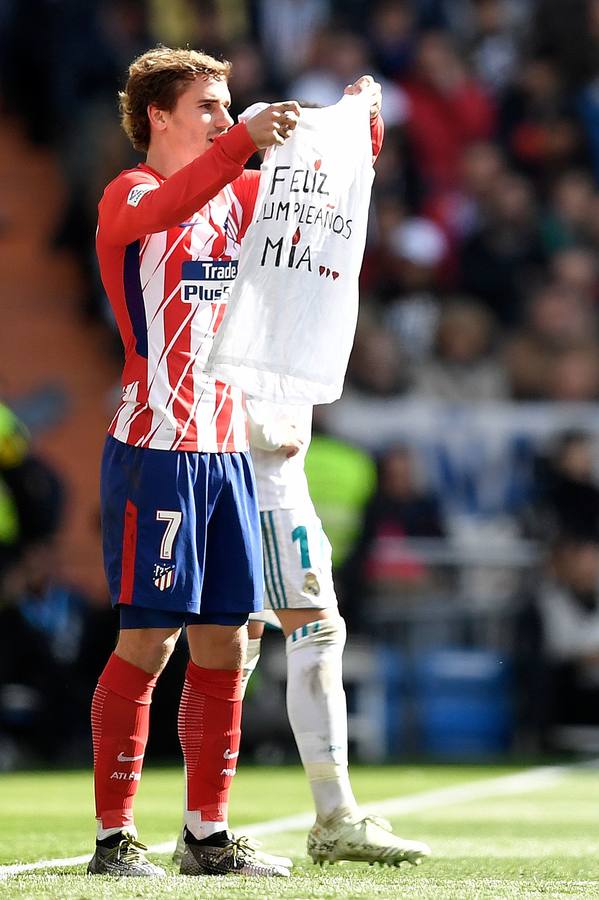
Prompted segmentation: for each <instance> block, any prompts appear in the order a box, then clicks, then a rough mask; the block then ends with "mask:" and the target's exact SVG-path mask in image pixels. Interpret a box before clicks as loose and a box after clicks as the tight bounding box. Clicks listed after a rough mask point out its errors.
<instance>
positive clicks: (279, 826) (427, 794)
mask: <svg viewBox="0 0 599 900" xmlns="http://www.w3.org/2000/svg"><path fill="white" fill-rule="evenodd" d="M578 768H581V765H580V763H574V764H572V765H565V766H537V767H536V768H534V769H526V770H524V771H523V772H517V773H516V774H515V775H499V776H497V777H495V778H486V779H484V780H482V781H469V782H467V783H466V784H457V785H455V786H453V787H447V788H439V789H438V790H435V791H424V792H423V793H420V794H412V795H411V796H407V797H393V798H391V799H389V800H380V801H378V802H376V803H368V804H364V805H363V806H361V808H362V809H364V810H365V811H366V812H370V813H376V814H378V815H387V816H397V815H402V814H405V813H412V812H419V811H420V810H425V809H431V807H434V808H437V807H439V806H451V805H452V804H455V803H469V802H471V801H472V800H484V799H486V798H488V797H497V796H505V795H507V794H521V793H526V792H528V791H539V790H542V789H543V788H548V787H552V786H553V785H554V784H556V783H557V782H558V781H561V779H562V778H564V777H565V776H566V775H568V774H569V773H570V772H571V771H572V770H573V769H578ZM313 821H314V813H313V812H305V813H298V814H297V815H294V816H284V817H283V818H280V819H270V820H268V821H266V822H254V823H252V824H249V825H244V826H242V831H243V833H244V834H247V835H249V836H251V837H263V836H265V835H269V834H277V833H281V832H285V831H302V830H304V829H306V828H310V826H311V825H312V823H313ZM148 849H149V850H150V852H152V853H171V852H172V851H173V850H174V849H175V841H174V840H171V841H165V842H164V843H162V844H154V845H153V846H152V847H149V848H148ZM89 858H90V854H89V853H87V854H85V855H84V856H71V857H67V858H65V859H41V860H38V862H34V863H22V864H21V863H16V864H14V865H10V866H0V879H2V878H7V877H9V876H10V875H20V874H21V873H23V872H34V871H36V870H39V869H57V868H63V867H67V866H80V865H83V864H84V863H87V862H88V861H89Z"/></svg>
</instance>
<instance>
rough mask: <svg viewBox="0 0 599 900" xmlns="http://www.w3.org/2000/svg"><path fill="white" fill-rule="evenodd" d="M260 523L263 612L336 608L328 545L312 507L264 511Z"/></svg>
mask: <svg viewBox="0 0 599 900" xmlns="http://www.w3.org/2000/svg"><path fill="white" fill-rule="evenodd" d="M260 520H261V524H262V552H263V555H264V580H265V586H266V589H265V593H264V609H265V610H275V611H276V610H277V609H310V608H312V609H327V608H330V607H334V608H336V607H337V597H336V595H335V588H334V586H333V575H332V564H331V545H330V543H329V539H328V538H327V536H326V534H325V533H324V530H323V527H322V523H321V521H320V519H319V518H318V516H317V515H316V511H315V509H314V506H313V505H312V503H311V502H310V503H306V504H304V505H302V506H301V507H296V508H294V509H272V510H264V511H263V512H261V513H260ZM258 617H259V614H258V615H257V616H256V618H258Z"/></svg>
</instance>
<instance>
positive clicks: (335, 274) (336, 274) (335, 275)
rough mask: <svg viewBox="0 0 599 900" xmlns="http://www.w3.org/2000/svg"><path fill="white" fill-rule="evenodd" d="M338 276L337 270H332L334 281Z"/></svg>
mask: <svg viewBox="0 0 599 900" xmlns="http://www.w3.org/2000/svg"><path fill="white" fill-rule="evenodd" d="M337 278H339V272H333V281H336V280H337Z"/></svg>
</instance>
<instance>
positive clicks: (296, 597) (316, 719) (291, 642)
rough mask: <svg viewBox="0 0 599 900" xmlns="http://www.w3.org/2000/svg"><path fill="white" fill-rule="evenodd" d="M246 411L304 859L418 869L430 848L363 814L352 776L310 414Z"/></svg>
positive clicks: (251, 662) (255, 644)
mask: <svg viewBox="0 0 599 900" xmlns="http://www.w3.org/2000/svg"><path fill="white" fill-rule="evenodd" d="M248 413H249V420H250V446H251V453H252V459H253V462H254V470H255V473H256V483H257V487H258V501H259V504H260V520H261V524H262V542H263V553H264V574H265V582H266V593H265V598H264V608H265V612H266V611H267V610H272V611H274V613H275V614H276V616H277V618H278V620H279V622H280V624H281V627H282V630H283V633H284V635H285V646H286V653H287V713H288V716H289V722H290V724H291V728H292V731H293V734H294V737H295V740H296V743H297V747H298V750H299V754H300V758H301V761H302V765H303V767H304V770H305V772H306V775H307V777H308V781H309V782H310V788H311V790H312V796H313V799H314V805H315V809H316V822H315V824H314V826H313V827H312V829H311V831H310V833H309V834H308V853H309V855H310V856H311V857H312V859H313V861H314V862H323V861H325V860H329V861H330V862H335V861H337V860H342V859H344V860H357V861H367V862H370V863H372V862H380V863H386V864H388V865H391V866H393V865H399V864H400V863H401V862H402V861H404V860H407V861H409V862H411V863H414V864H418V863H420V862H421V861H422V859H423V858H424V857H426V856H428V855H429V853H430V849H429V847H428V846H427V845H426V844H424V843H420V842H419V841H409V840H405V839H404V838H400V837H397V836H396V835H394V834H393V833H392V832H391V829H390V827H389V825H388V823H386V822H385V821H384V820H381V819H379V818H375V817H373V816H364V815H363V814H362V813H361V812H360V810H359V808H358V805H357V803H356V800H355V798H354V795H353V791H352V788H351V784H350V780H349V774H348V765H347V711H346V702H345V693H344V690H343V679H342V669H341V657H342V654H343V647H344V645H345V639H346V629H345V623H344V621H343V619H342V617H341V616H340V614H339V609H338V606H337V598H336V595H335V588H334V585H333V577H332V566H331V545H330V543H329V541H328V539H327V537H326V535H325V533H324V531H323V528H322V524H321V522H320V519H319V518H318V516H317V514H316V511H315V509H314V505H313V503H312V500H311V498H310V494H309V490H308V483H307V480H306V475H305V472H304V461H305V458H306V453H307V451H308V447H309V445H310V439H311V431H312V410H311V408H310V407H297V406H296V407H286V408H285V407H281V406H278V405H276V404H269V403H265V402H262V401H255V400H252V401H248ZM252 618H256V619H259V618H260V613H256V614H255V616H253V617H252ZM263 629H264V626H263V625H262V624H261V623H260V622H256V621H252V622H250V625H249V630H250V640H249V645H248V653H247V661H246V676H245V680H246V682H247V679H248V678H249V675H250V674H251V671H253V669H254V668H255V666H256V663H257V661H258V657H259V654H260V636H261V633H262V631H263Z"/></svg>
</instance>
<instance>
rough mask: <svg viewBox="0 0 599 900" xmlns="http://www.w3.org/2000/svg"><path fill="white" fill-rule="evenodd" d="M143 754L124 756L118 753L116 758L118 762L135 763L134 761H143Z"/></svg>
mask: <svg viewBox="0 0 599 900" xmlns="http://www.w3.org/2000/svg"><path fill="white" fill-rule="evenodd" d="M143 758H144V755H143V753H140V754H139V756H125V754H124V753H119V755H118V756H117V760H118V762H135V760H136V759H143Z"/></svg>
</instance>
